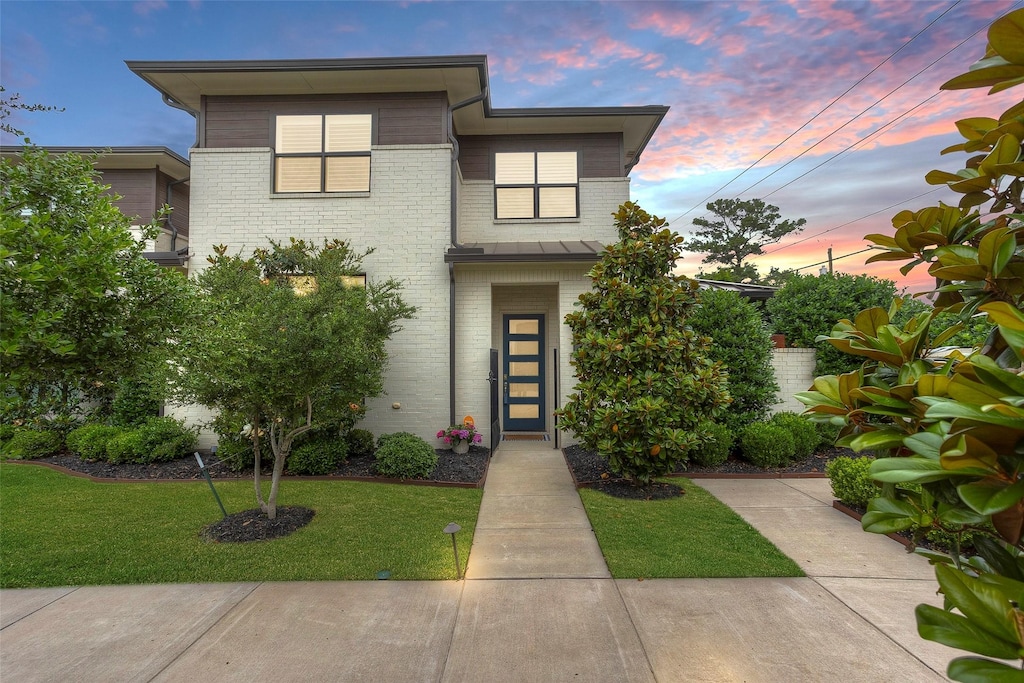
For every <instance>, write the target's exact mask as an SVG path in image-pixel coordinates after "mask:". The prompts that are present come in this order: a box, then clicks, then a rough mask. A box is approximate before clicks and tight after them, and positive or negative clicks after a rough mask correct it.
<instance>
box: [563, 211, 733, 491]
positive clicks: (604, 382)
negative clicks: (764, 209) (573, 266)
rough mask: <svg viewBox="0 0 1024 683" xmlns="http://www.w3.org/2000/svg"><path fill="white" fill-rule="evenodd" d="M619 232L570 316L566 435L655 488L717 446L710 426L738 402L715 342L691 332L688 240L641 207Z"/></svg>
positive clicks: (622, 216) (625, 217) (618, 219)
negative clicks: (656, 481)
mask: <svg viewBox="0 0 1024 683" xmlns="http://www.w3.org/2000/svg"><path fill="white" fill-rule="evenodd" d="M615 224H616V226H617V227H618V231H619V242H617V243H616V244H613V245H611V246H610V247H608V248H607V249H606V250H605V251H604V254H603V256H602V258H601V261H600V263H598V264H597V265H596V266H594V268H593V269H592V270H591V271H590V277H591V278H592V279H593V283H594V288H593V291H590V292H586V293H584V294H581V295H580V300H579V304H578V305H579V310H576V311H573V312H572V313H569V314H568V315H566V316H565V322H566V324H567V325H568V326H569V328H570V329H571V330H572V335H573V345H574V347H575V351H573V354H572V361H571V362H572V365H573V366H574V367H575V368H576V378H577V384H576V387H575V389H574V393H573V394H572V396H571V397H570V399H569V401H568V403H567V404H566V406H565V408H564V409H563V410H562V411H561V413H560V427H561V428H563V429H571V430H572V431H573V432H574V433H575V434H576V436H577V437H578V438H579V439H580V441H582V442H583V444H584V445H586V446H587V447H588V448H591V449H594V450H596V451H597V452H599V453H601V454H602V455H604V456H605V457H607V458H608V464H609V466H610V467H611V469H612V470H613V471H614V472H617V473H619V474H621V475H623V476H625V477H626V478H628V479H629V480H631V481H632V482H633V483H635V484H637V485H647V484H649V483H650V481H651V479H652V478H653V477H656V476H658V475H661V474H666V473H668V472H671V471H672V470H673V468H674V467H675V466H676V465H677V464H685V463H686V461H687V458H688V453H690V452H691V451H693V450H694V449H696V448H699V447H700V445H701V444H702V443H703V442H704V441H706V440H708V439H710V435H709V434H708V433H707V432H706V431H704V427H702V422H705V421H706V419H707V418H708V417H714V416H715V415H717V414H718V412H719V411H720V410H721V409H722V408H723V407H724V406H725V404H726V403H727V402H728V400H729V399H728V394H727V393H726V389H725V377H724V376H723V375H722V372H721V368H720V366H719V365H718V364H716V363H714V362H712V361H711V360H709V358H708V344H707V340H706V339H705V338H704V337H703V336H701V335H699V334H696V333H695V332H694V331H693V330H692V329H690V328H689V327H688V326H687V319H688V316H689V314H690V313H691V311H692V309H693V307H694V306H695V305H696V303H697V295H696V290H697V283H696V282H694V281H692V280H689V279H687V278H684V277H681V276H678V275H674V274H673V273H672V267H673V265H674V264H675V262H676V259H678V258H679V245H680V243H681V242H682V238H681V237H679V236H678V235H676V234H675V233H673V232H672V231H670V230H669V229H668V228H667V227H666V221H665V219H663V218H658V217H656V216H651V215H650V214H648V213H647V212H646V211H644V210H643V209H641V208H640V207H639V206H638V205H637V204H634V203H633V202H626V203H625V204H623V205H622V206H620V207H619V210H618V212H617V213H616V214H615ZM705 424H706V422H705Z"/></svg>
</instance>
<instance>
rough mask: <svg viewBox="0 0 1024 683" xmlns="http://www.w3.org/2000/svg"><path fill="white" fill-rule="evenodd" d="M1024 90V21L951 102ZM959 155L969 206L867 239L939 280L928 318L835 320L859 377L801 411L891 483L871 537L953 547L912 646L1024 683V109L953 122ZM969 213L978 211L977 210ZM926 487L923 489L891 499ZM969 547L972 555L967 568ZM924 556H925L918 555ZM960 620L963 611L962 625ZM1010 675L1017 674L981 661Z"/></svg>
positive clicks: (1018, 16)
mask: <svg viewBox="0 0 1024 683" xmlns="http://www.w3.org/2000/svg"><path fill="white" fill-rule="evenodd" d="M1021 83H1024V10H1017V11H1014V12H1011V13H1010V14H1008V15H1006V16H1004V17H1002V18H1000V19H997V20H996V21H995V22H994V23H993V24H992V26H991V27H990V28H989V32H988V49H987V50H986V53H985V55H984V57H983V58H982V60H981V61H979V62H977V63H975V64H974V65H973V66H971V68H970V70H969V71H968V72H966V73H964V74H962V75H960V76H957V77H956V78H953V79H952V80H950V81H948V82H946V83H945V84H943V86H942V88H943V89H945V90H957V89H962V88H978V87H984V88H990V90H989V92H990V93H997V92H1002V91H1004V90H1007V89H1009V88H1012V87H1014V86H1018V85H1020V84H1021ZM956 127H957V129H958V130H959V131H960V133H961V134H962V135H963V136H964V138H965V139H966V141H965V142H964V143H962V144H959V145H955V146H953V147H950V148H947V149H946V150H943V151H944V152H956V151H960V152H967V153H969V154H971V155H973V156H972V157H971V158H969V159H968V160H967V162H966V165H965V168H963V169H961V170H959V171H957V172H956V173H949V172H945V171H932V172H931V173H929V174H928V175H927V176H926V180H927V181H928V182H929V183H931V184H944V185H948V187H949V188H950V189H951V190H953V191H955V192H958V193H960V194H961V195H962V196H963V197H962V199H961V200H960V203H959V206H958V207H951V206H947V205H945V204H939V205H938V206H933V207H927V208H925V209H921V210H919V211H902V212H900V213H899V214H897V215H896V216H895V217H894V218H893V221H892V222H893V227H894V229H895V230H894V233H893V235H891V236H890V235H882V234H873V235H868V236H867V239H869V240H870V241H872V242H874V243H875V244H876V245H878V246H879V247H881V248H882V249H884V251H883V252H882V253H881V254H878V255H876V256H873V257H872V258H871V259H870V260H872V261H877V260H884V261H908V263H907V264H905V265H904V266H903V267H902V268H901V271H902V272H903V273H904V274H906V273H908V272H910V271H911V270H912V269H913V268H914V267H916V266H918V265H921V264H927V267H928V273H929V274H930V275H932V276H933V277H934V278H935V280H936V285H937V288H936V292H937V296H936V297H935V305H934V309H933V310H930V311H929V310H925V311H921V312H919V313H917V314H916V315H914V316H913V317H911V318H910V319H909V320H907V321H906V322H904V323H903V324H894V323H892V322H891V321H892V320H893V319H894V317H895V315H896V311H895V310H894V309H895V307H893V308H891V309H890V310H889V311H886V310H884V309H882V308H870V309H868V310H865V311H861V312H860V313H859V314H857V315H856V316H855V317H854V318H852V319H847V320H841V321H839V323H838V324H837V325H836V326H835V328H834V329H833V330H832V334H831V335H830V336H829V337H828V341H829V342H830V343H831V344H833V345H834V346H835V347H836V348H838V349H841V350H843V351H845V352H846V353H849V354H852V355H853V356H856V357H858V358H859V359H861V360H862V361H863V364H862V365H861V367H860V368H859V369H858V370H857V371H855V372H850V373H846V374H842V375H839V376H835V375H832V376H824V377H818V378H817V379H816V380H815V381H814V390H813V391H808V392H805V393H803V394H800V395H798V398H799V399H800V400H801V401H803V402H804V403H805V404H806V405H807V406H808V412H809V413H810V414H811V415H812V416H814V418H816V419H818V420H837V421H842V422H843V423H844V426H843V431H842V438H841V439H840V441H839V443H840V445H848V446H850V447H851V448H853V449H854V450H874V451H876V452H877V453H878V454H879V455H880V456H884V457H879V458H878V459H876V460H875V461H874V462H873V463H872V464H871V467H870V469H869V473H870V474H871V476H872V477H873V478H874V479H875V480H877V481H880V482H882V483H883V488H882V495H880V496H879V497H877V498H875V499H874V500H872V501H871V503H870V504H869V505H868V511H867V514H865V515H864V519H863V520H862V525H863V527H864V529H865V530H866V531H871V532H874V533H890V532H894V531H900V530H903V529H910V528H912V527H918V528H919V529H920V532H919V533H921V534H924V533H927V532H928V531H931V530H933V529H937V530H941V531H945V532H947V533H949V534H951V537H952V539H953V546H954V548H953V551H952V552H951V553H950V554H949V555H946V554H942V553H937V552H930V551H929V552H926V553H924V554H925V555H926V556H927V557H928V558H929V560H931V562H932V563H933V564H935V574H936V578H937V579H938V583H939V590H940V592H941V593H942V594H943V595H944V602H945V609H940V608H938V607H933V606H931V605H918V607H917V610H916V617H917V628H918V633H920V634H921V636H922V637H923V638H927V639H928V640H934V641H937V642H940V643H943V644H945V645H948V646H950V647H954V648H959V649H962V650H967V651H969V652H972V653H975V654H979V655H983V657H960V658H957V659H954V660H953V661H952V662H950V664H949V667H948V669H947V675H948V676H949V677H950V678H951V679H953V680H956V681H965V682H967V681H1020V680H1022V678H1024V676H1022V672H1021V664H1022V662H1024V310H1022V309H1024V285H1022V282H1024V222H1022V219H1024V200H1022V195H1024V144H1022V141H1024V101H1020V100H1018V101H1017V103H1016V104H1015V105H1013V106H1012V107H1010V108H1009V109H1008V110H1006V111H1004V112H1003V113H1002V114H1001V115H999V117H998V119H996V118H987V117H976V118H970V119H965V120H962V121H957V122H956ZM976 207H984V208H983V209H982V210H980V211H979V210H978V209H977V208H976ZM943 313H945V314H956V315H959V316H961V317H962V318H963V319H965V320H971V319H973V317H972V316H974V315H975V314H977V313H981V314H984V315H985V316H986V318H987V320H988V322H989V323H990V324H992V325H993V328H992V330H991V332H990V333H989V335H988V338H987V339H986V340H985V342H984V343H983V344H981V345H980V346H979V347H977V348H976V350H975V351H974V353H972V354H971V355H969V356H967V357H963V356H956V357H953V358H950V359H948V360H947V361H945V362H941V363H940V362H932V361H929V360H927V353H928V350H929V349H930V348H933V347H935V346H940V345H942V344H944V343H945V342H946V341H947V340H948V339H949V338H951V337H952V335H953V334H956V331H957V330H956V327H955V326H954V327H950V328H947V329H946V330H944V331H942V332H937V331H936V328H937V327H938V324H937V323H936V318H938V317H939V316H940V315H941V314H943ZM899 484H917V485H919V486H918V487H910V486H897V485H899ZM967 533H970V534H972V539H971V540H972V542H973V544H974V547H975V550H976V551H977V553H978V555H977V556H976V557H962V556H961V553H960V549H959V547H960V539H961V537H962V536H963V535H964V534H967ZM919 552H921V551H919ZM954 610H955V611H954ZM984 657H994V658H996V659H1004V660H1015V661H1014V663H1013V665H1010V664H1007V663H1004V662H1000V661H995V660H993V659H985V658H984Z"/></svg>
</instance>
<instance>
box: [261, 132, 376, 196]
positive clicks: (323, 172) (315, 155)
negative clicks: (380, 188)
mask: <svg viewBox="0 0 1024 683" xmlns="http://www.w3.org/2000/svg"><path fill="white" fill-rule="evenodd" d="M300 116H319V117H320V151H319V152H278V151H277V133H278V121H279V120H280V119H286V118H291V117H300ZM328 116H359V117H366V116H368V117H370V140H369V143H368V145H367V148H366V150H365V151H347V152H328V151H325V150H326V147H327V117H328ZM375 125H376V121H375V119H374V116H373V114H370V113H354V112H349V113H334V114H327V113H313V114H275V115H274V120H273V127H272V128H271V131H270V134H271V142H272V143H273V144H272V147H271V149H273V153H274V154H273V159H272V161H271V169H270V186H271V192H273V193H274V194H281V195H303V194H324V195H330V194H365V193H368V192H369V191H370V187H371V186H372V182H373V163H372V157H373V132H374V126H375ZM345 157H348V158H363V157H365V158H367V159H370V160H371V161H370V163H369V168H368V169H367V175H366V188H365V189H358V190H328V189H327V160H328V159H332V158H345ZM278 159H319V160H320V189H318V190H281V189H278V186H277V181H278V166H277V160H278Z"/></svg>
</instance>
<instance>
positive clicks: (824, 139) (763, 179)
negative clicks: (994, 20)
mask: <svg viewBox="0 0 1024 683" xmlns="http://www.w3.org/2000/svg"><path fill="white" fill-rule="evenodd" d="M984 28H985V27H982V28H980V29H978V30H977V31H975V32H974V33H972V34H971V35H969V36H967V37H966V38H964V39H963V40H962V41H960V42H959V43H957V45H956V46H955V47H952V48H950V49H949V50H947V51H946V53H945V54H943V55H942V56H941V57H939V58H938V59H936V60H935V61H933V62H932V63H931V64H929V65H928V66H926V67H924V68H923V69H921V70H920V71H918V72H917V73H916V74H914V75H913V76H911V77H910V78H908V79H907V80H905V81H903V82H902V83H901V84H899V85H898V86H896V87H895V88H893V89H892V90H890V91H889V92H888V93H886V94H885V95H883V96H882V97H881V98H879V99H878V100H876V101H875V103H874V104H872V105H871V106H869V107H868V108H866V109H864V110H862V111H861V112H860V113H859V114H857V115H856V116H854V117H853V118H852V119H850V120H849V121H847V122H846V123H844V124H843V125H841V126H839V127H838V128H836V129H835V130H834V131H832V132H831V133H829V134H828V135H826V136H825V137H823V138H822V139H820V140H818V141H817V142H815V143H814V144H813V145H811V146H810V147H808V148H807V149H805V150H804V151H802V152H800V153H799V154H797V155H796V156H795V157H793V158H792V159H790V160H789V161H787V162H786V163H784V164H783V165H782V166H779V167H778V168H776V169H775V170H774V171H772V172H771V173H769V174H768V175H766V176H765V177H764V178H761V179H760V180H758V181H757V182H756V183H754V184H753V185H751V186H750V187H748V188H747V189H745V190H743V192H740V194H743V193H744V192H747V191H749V190H751V189H753V188H755V187H757V186H758V185H760V184H761V183H763V182H764V181H766V180H768V179H769V178H771V177H772V176H773V175H775V174H776V173H778V172H779V171H781V170H782V169H784V168H786V167H787V166H789V165H790V164H791V163H793V162H794V161H796V160H797V159H799V158H800V157H802V156H803V155H805V154H807V153H808V152H810V151H811V150H812V149H814V148H815V147H817V146H818V145H820V144H821V143H823V142H825V141H826V140H828V139H829V138H830V137H832V136H833V135H835V134H836V133H838V132H839V131H841V130H842V129H843V128H846V127H847V126H848V125H850V124H851V123H853V122H854V121H856V120H857V119H859V118H860V117H861V116H863V115H864V114H866V113H868V112H869V111H871V110H872V109H874V108H875V107H877V106H878V105H879V104H881V103H882V102H883V101H885V100H886V99H888V98H889V97H890V96H891V95H892V94H893V93H895V92H896V91H897V90H899V89H900V88H902V87H903V86H905V85H906V84H907V83H910V82H911V81H912V80H914V79H915V78H917V77H918V76H920V75H921V74H923V73H924V72H925V71H927V70H928V69H930V68H932V67H933V66H935V65H936V64H938V63H939V62H940V61H941V60H943V59H945V58H946V57H947V56H948V55H949V54H950V53H951V52H953V51H954V50H956V49H957V48H959V47H960V46H961V45H963V44H964V43H966V42H967V41H968V40H970V39H971V38H973V37H974V36H976V35H978V34H979V33H980V32H981V31H982V30H983V29H984ZM931 97H935V95H932V96H931ZM928 99H931V98H928ZM927 101H928V100H925V102H927ZM921 104H924V102H922V103H921ZM859 142H860V141H858V142H856V143H853V144H850V145H847V146H846V147H844V148H843V149H842V150H840V151H839V152H837V153H835V154H833V155H832V156H830V157H829V158H827V159H825V160H824V161H822V162H821V163H820V164H818V165H817V166H815V167H813V168H811V169H810V170H808V171H805V172H804V173H801V174H800V175H798V176H797V177H796V178H793V179H792V180H790V181H789V182H787V183H785V184H783V185H780V186H779V187H777V188H775V189H774V190H772V191H771V192H769V193H768V194H766V195H764V196H763V197H762V199H764V198H766V197H770V196H772V195H773V194H775V193H776V192H778V191H779V190H782V189H784V188H787V187H789V186H790V185H792V184H793V183H795V182H796V181H798V180H800V179H801V178H803V177H804V176H807V175H809V174H811V173H813V172H814V171H816V170H818V169H819V168H821V167H822V166H824V165H825V164H827V163H828V162H830V161H832V160H833V159H835V158H836V157H838V156H839V155H840V154H842V153H843V152H846V151H848V150H850V149H852V148H853V147H854V146H855V145H856V144H859Z"/></svg>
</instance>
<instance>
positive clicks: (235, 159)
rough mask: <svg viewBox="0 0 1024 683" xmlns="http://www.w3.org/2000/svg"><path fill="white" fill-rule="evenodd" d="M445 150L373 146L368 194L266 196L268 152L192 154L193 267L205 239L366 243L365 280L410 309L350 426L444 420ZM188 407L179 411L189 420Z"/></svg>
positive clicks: (243, 244) (429, 426) (404, 427)
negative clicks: (384, 287) (394, 293)
mask: <svg viewBox="0 0 1024 683" xmlns="http://www.w3.org/2000/svg"><path fill="white" fill-rule="evenodd" d="M450 155H451V147H450V145H408V146H406V145H399V146H383V147H374V148H373V158H372V161H371V171H370V172H371V187H370V191H369V192H368V193H354V194H352V195H347V196H320V195H303V196H302V197H295V196H282V195H276V196H275V195H273V194H272V193H271V150H270V149H269V148H265V147H257V148H240V149H194V150H192V159H191V161H192V176H191V177H192V182H191V191H192V192H191V216H190V219H191V220H190V235H189V237H190V245H191V247H192V260H191V264H190V265H191V268H192V269H193V270H195V271H198V270H201V269H203V268H205V267H206V265H207V263H206V257H207V256H208V255H209V254H210V253H212V250H211V246H212V245H215V244H221V243H223V244H226V245H228V247H229V251H232V252H235V251H242V252H243V253H251V251H252V250H253V249H254V248H255V247H259V246H264V245H266V244H267V238H268V237H269V238H273V239H275V240H285V241H286V240H287V239H288V238H289V237H298V238H305V239H312V240H315V241H317V242H320V241H322V240H323V238H328V239H333V238H336V237H337V238H339V239H346V240H349V241H351V242H352V245H353V246H354V247H355V248H356V249H360V250H361V249H364V248H367V247H374V248H375V249H376V251H375V252H374V253H373V254H371V255H370V256H368V257H367V258H366V260H365V261H364V266H365V268H366V275H367V278H368V279H369V280H370V281H373V280H383V279H387V278H391V277H393V278H396V279H397V280H399V281H401V282H402V284H403V285H404V289H403V292H402V296H403V298H404V299H405V301H406V302H407V303H409V304H412V305H414V306H416V307H417V309H418V310H417V313H416V317H415V318H414V319H412V320H408V321H405V322H404V324H403V329H402V330H401V331H399V332H398V333H396V334H395V335H394V337H393V338H392V340H391V342H390V343H389V344H388V353H389V357H390V368H389V370H388V373H387V377H386V381H385V390H386V392H387V394H386V395H385V396H382V397H380V398H376V399H371V400H369V401H368V406H369V408H370V410H369V412H368V414H367V417H366V419H365V420H364V421H363V423H361V425H360V426H361V427H365V428H366V429H369V430H371V431H373V432H374V434H378V435H379V434H381V433H384V432H395V431H409V432H413V433H415V434H419V435H420V436H422V437H424V438H427V439H428V441H430V442H431V443H433V441H434V440H435V439H434V434H435V433H436V432H437V430H438V429H441V428H442V427H444V426H446V425H447V424H448V270H447V267H446V265H445V264H444V262H443V260H442V255H443V254H444V251H445V249H446V248H447V247H448V243H449V222H450V215H449V182H450V169H451V165H450V159H451V156H450ZM484 374H485V375H486V371H485V373H484ZM424 387H427V389H426V390H424ZM392 403H399V404H401V408H400V409H393V408H392V407H391V406H392ZM190 410H192V409H187V410H186V411H185V414H186V416H188V417H190V418H191V413H190V412H189V411H190ZM204 440H207V441H208V440H209V439H208V437H204Z"/></svg>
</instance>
